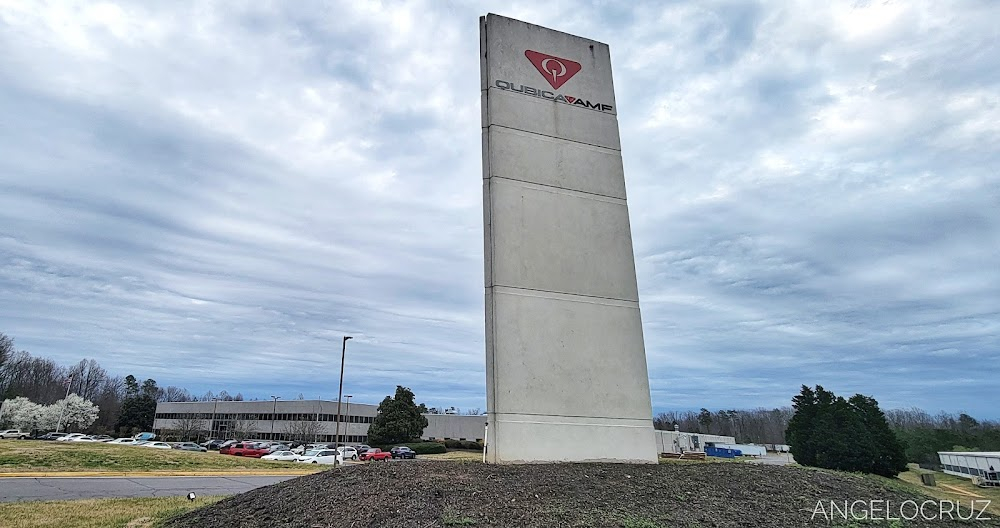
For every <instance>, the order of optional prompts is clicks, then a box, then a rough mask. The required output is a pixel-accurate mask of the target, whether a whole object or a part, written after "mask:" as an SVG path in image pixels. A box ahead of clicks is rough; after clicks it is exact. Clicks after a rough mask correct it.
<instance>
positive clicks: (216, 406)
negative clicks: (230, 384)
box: [208, 398, 219, 440]
mask: <svg viewBox="0 0 1000 528" xmlns="http://www.w3.org/2000/svg"><path fill="white" fill-rule="evenodd" d="M212 401H213V402H215V403H214V404H212V421H211V422H209V423H208V428H209V429H211V431H210V433H211V435H212V437H213V438H212V439H213V440H216V438H215V430H216V427H215V411H216V410H218V409H219V399H218V398H212Z"/></svg>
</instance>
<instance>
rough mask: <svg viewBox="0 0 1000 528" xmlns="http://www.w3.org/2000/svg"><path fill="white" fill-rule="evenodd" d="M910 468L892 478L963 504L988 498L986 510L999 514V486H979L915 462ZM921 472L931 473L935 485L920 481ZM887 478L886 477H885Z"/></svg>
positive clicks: (938, 497)
mask: <svg viewBox="0 0 1000 528" xmlns="http://www.w3.org/2000/svg"><path fill="white" fill-rule="evenodd" d="M908 466H909V468H910V470H909V471H905V472H903V473H900V474H899V478H897V479H892V480H895V481H896V482H903V483H905V484H906V485H907V486H910V487H911V488H912V489H917V490H919V491H920V492H921V493H924V494H927V495H930V496H932V497H934V498H935V499H949V500H957V501H960V502H961V503H964V504H965V505H968V504H969V500H970V499H974V500H984V499H985V500H989V501H990V505H989V507H987V508H986V511H987V512H988V513H990V514H992V516H993V517H994V518H996V517H998V516H1000V488H980V487H979V486H976V485H975V484H973V483H972V480H971V479H967V478H962V477H956V476H955V475H949V474H947V473H942V472H940V471H931V470H928V469H920V468H919V467H917V465H916V464H908ZM921 473H933V474H934V480H935V482H936V484H937V485H936V486H924V485H923V484H921V483H920V474H921ZM887 480H888V479H887ZM942 484H947V485H949V486H953V487H956V488H959V489H961V490H963V491H966V492H968V493H974V494H976V495H979V496H982V497H983V499H977V498H976V497H969V496H965V495H961V494H958V493H955V492H954V491H952V490H949V489H948V488H945V487H943V486H941V485H942Z"/></svg>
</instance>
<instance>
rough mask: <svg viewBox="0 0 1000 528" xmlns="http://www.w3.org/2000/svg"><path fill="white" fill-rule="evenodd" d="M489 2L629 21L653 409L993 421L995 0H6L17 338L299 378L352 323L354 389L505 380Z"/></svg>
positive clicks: (8, 286) (479, 402)
mask: <svg viewBox="0 0 1000 528" xmlns="http://www.w3.org/2000/svg"><path fill="white" fill-rule="evenodd" d="M491 9H492V10H494V11H495V12H499V13H501V14H505V15H508V16H514V17H518V18H522V19H525V20H529V21H532V22H535V23H538V24H541V25H545V26H548V27H553V28H556V29H560V30H563V31H568V32H571V33H577V34H583V35H586V36H589V37H591V38H595V39H598V40H602V41H605V42H608V43H609V44H610V45H611V50H612V57H613V61H614V68H615V84H616V89H617V92H618V94H617V95H618V97H617V99H618V102H619V106H620V114H619V119H620V124H621V129H622V137H623V146H624V151H623V152H624V158H625V166H626V178H627V180H628V191H629V195H630V207H631V215H632V226H633V235H634V241H635V248H636V259H637V268H638V271H639V286H640V298H641V300H642V308H643V318H644V325H645V332H646V336H645V338H646V347H647V353H648V358H649V359H648V363H649V368H650V377H651V386H652V389H653V394H652V397H653V404H654V407H655V408H657V409H666V408H689V407H702V406H705V407H709V408H723V407H725V408H733V407H745V406H757V405H761V406H769V405H784V404H787V402H788V399H789V397H790V396H791V395H792V393H794V392H795V391H796V388H797V387H798V385H799V384H801V383H809V384H812V383H822V384H824V385H825V386H827V387H828V388H832V389H833V390H835V391H837V392H855V391H856V392H863V393H866V394H872V395H874V396H875V397H876V398H878V399H879V400H880V401H882V402H883V403H884V404H887V405H889V406H911V405H916V406H921V407H925V408H928V409H929V410H937V409H942V408H943V409H948V410H957V409H964V410H968V411H970V412H974V413H976V412H978V413H979V414H980V415H986V416H989V415H990V413H993V414H995V410H993V409H992V408H990V407H989V406H988V405H987V404H986V403H984V400H988V397H986V396H987V395H988V394H990V390H991V387H992V386H993V385H994V384H995V381H994V380H995V379H996V378H997V375H998V374H1000V372H998V371H997V367H996V365H998V364H1000V361H998V360H1000V357H998V354H1000V352H998V350H1000V347H998V344H1000V339H998V335H1000V323H998V321H1000V302H998V299H1000V273H998V272H997V270H998V269H1000V252H998V250H997V248H1000V212H998V211H1000V159H998V157H1000V155H998V150H997V145H998V144H1000V125H998V123H1000V100H998V98H997V95H996V94H997V93H1000V78H998V74H997V72H998V71H1000V69H998V68H997V66H998V59H997V57H1000V53H997V51H998V50H997V39H996V36H995V31H994V28H993V22H992V21H993V20H995V19H996V18H997V16H998V15H1000V12H998V9H997V7H996V6H994V5H993V4H991V3H989V2H966V3H961V4H959V5H954V6H945V7H942V6H939V5H937V4H934V3H929V2H925V3H919V2H918V3H894V2H888V3H871V4H865V3H855V4H845V5H834V6H831V7H821V6H817V5H816V4H815V3H811V2H809V3H791V4H789V3H780V4H779V3H759V4H758V3H752V4H747V3H730V2H693V3H687V4H685V3H680V4H670V5H663V4H661V3H659V2H640V3H634V4H621V3H605V2H595V3H593V4H592V5H580V4H578V3H569V2H565V3H562V2H546V3H538V2H515V3H514V5H513V6H507V4H503V5H502V6H501V5H500V4H497V5H496V6H491V5H490V4H484V5H481V6H467V5H465V4H452V3H440V2H406V3H385V4H381V3H360V4H359V3H353V2H340V3H332V4H319V3H316V4H313V3H299V4H296V5H295V6H294V8H293V7H292V6H286V5H282V4H274V5H264V6H261V5H248V6H242V7H233V6H231V5H229V4H224V3H220V4H214V3H203V2H198V3H171V4H169V5H167V4H164V5H163V6H151V5H143V4H122V5H119V6H115V5H113V4H108V3H102V4H78V5H74V4H68V3H63V2H54V3H36V2H24V3H21V2H18V3H11V4H9V6H8V7H7V8H5V9H4V10H3V11H2V12H0V50H2V51H0V115H3V116H5V117H4V121H3V122H2V123H0V289H2V291H3V292H4V295H2V296H0V317H2V318H0V326H2V328H0V331H3V332H5V333H7V334H10V335H12V336H14V337H15V338H16V339H17V341H18V344H19V345H20V346H21V347H23V348H26V349H28V350H30V351H32V352H33V353H36V354H40V355H46V356H50V357H53V358H55V359H57V360H59V361H61V362H64V363H71V362H76V361H78V360H79V359H80V358H81V357H94V358H96V359H98V360H99V361H100V362H101V363H102V364H103V365H105V366H106V367H107V368H109V369H110V370H112V371H115V372H121V373H129V372H132V373H135V374H136V375H138V376H149V377H154V378H156V379H157V380H158V381H159V382H160V383H162V384H173V385H182V386H187V387H189V388H190V389H192V390H194V391H196V392H201V391H204V390H208V389H211V390H219V389H221V388H227V389H229V390H241V391H243V392H244V394H255V391H257V392H259V394H258V395H266V394H269V393H271V392H269V391H272V390H279V391H283V393H288V396H289V397H292V396H294V395H295V394H297V393H299V392H301V393H303V394H305V395H306V396H308V397H315V396H323V397H331V396H332V395H333V392H332V391H334V390H335V381H336V380H335V379H334V377H335V373H336V370H337V369H338V368H339V363H338V361H339V358H338V357H337V353H338V352H339V346H340V336H341V335H343V334H345V333H350V334H353V335H355V336H356V340H355V341H352V342H351V344H350V347H351V349H350V353H349V355H348V373H349V379H348V381H347V382H345V383H346V385H347V386H348V387H349V388H350V392H352V393H353V394H354V395H355V401H378V400H379V399H381V397H382V396H383V395H384V394H387V393H389V392H391V390H392V387H393V386H394V385H395V384H397V383H400V384H405V385H409V386H411V387H413V388H414V390H416V392H417V394H418V397H419V398H421V399H423V400H424V401H427V402H428V403H429V404H440V405H459V406H462V407H483V406H484V401H483V392H484V385H485V381H484V380H485V373H484V365H483V363H484V360H483V336H482V333H483V323H482V310H483V302H482V238H481V237H482V219H481V218H482V216H481V192H482V191H481V181H480V170H481V169H480V152H479V149H480V139H479V135H478V127H479V106H478V105H479V99H478V93H477V90H478V87H477V82H478V60H477V54H476V51H477V50H478V27H477V24H476V18H477V17H478V16H479V15H481V14H484V13H485V12H486V11H488V10H491ZM970 362H974V364H975V365H976V368H973V369H969V368H967V365H968V364H969V363H970ZM331 380H332V381H331ZM927 387H934V388H935V390H933V391H929V390H926V388H927ZM993 417H995V416H993Z"/></svg>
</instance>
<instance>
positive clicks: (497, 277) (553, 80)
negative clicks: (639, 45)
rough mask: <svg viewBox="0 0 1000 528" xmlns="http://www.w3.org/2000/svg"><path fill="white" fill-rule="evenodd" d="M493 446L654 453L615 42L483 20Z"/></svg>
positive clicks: (517, 455) (527, 453)
mask: <svg viewBox="0 0 1000 528" xmlns="http://www.w3.org/2000/svg"><path fill="white" fill-rule="evenodd" d="M480 55H481V57H480V59H481V72H482V75H481V78H482V81H481V85H482V112H483V208H484V218H485V239H486V247H485V257H486V258H485V267H486V377H487V380H486V390H487V397H486V401H487V404H486V406H487V415H488V417H487V419H488V426H489V430H488V435H489V436H488V439H487V455H486V456H487V460H488V461H490V462H494V463H520V462H549V461H613V462H647V463H655V462H656V455H657V453H656V444H655V441H654V438H653V437H654V435H653V423H652V408H651V406H650V400H649V378H648V375H647V371H646V351H645V348H644V345H643V339H642V319H641V317H640V314H639V293H638V287H637V285H636V277H635V260H634V257H633V254H632V233H631V228H630V226H629V217H628V206H627V204H626V201H625V176H624V172H623V169H622V157H621V141H620V138H619V134H618V116H617V106H616V104H615V92H614V85H613V83H612V80H611V54H610V51H609V49H608V46H607V45H606V44H602V43H600V42H595V41H593V40H588V39H585V38H581V37H576V36H573V35H568V34H566V33H561V32H558V31H553V30H550V29H546V28H543V27H539V26H535V25H532V24H528V23H525V22H521V21H519V20H513V19H510V18H505V17H501V16H497V15H492V14H491V15H488V16H486V17H483V18H481V19H480Z"/></svg>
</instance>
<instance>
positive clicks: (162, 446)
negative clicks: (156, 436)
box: [139, 442, 173, 449]
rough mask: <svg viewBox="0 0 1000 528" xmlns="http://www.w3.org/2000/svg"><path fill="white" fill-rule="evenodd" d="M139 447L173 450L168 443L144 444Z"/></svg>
mask: <svg viewBox="0 0 1000 528" xmlns="http://www.w3.org/2000/svg"><path fill="white" fill-rule="evenodd" d="M139 447H148V448H150V449H173V448H172V447H170V444H168V443H166V442H143V443H142V444H139Z"/></svg>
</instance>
